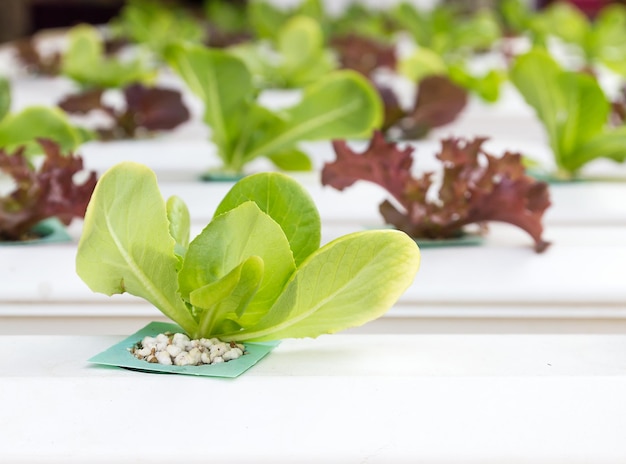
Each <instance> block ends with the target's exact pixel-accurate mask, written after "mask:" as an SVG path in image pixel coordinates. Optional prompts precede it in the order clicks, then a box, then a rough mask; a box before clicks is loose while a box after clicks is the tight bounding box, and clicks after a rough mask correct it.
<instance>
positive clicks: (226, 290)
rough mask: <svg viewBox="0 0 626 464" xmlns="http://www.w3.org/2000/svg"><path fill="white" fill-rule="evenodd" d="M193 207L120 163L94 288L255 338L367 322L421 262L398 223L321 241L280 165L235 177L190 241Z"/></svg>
mask: <svg viewBox="0 0 626 464" xmlns="http://www.w3.org/2000/svg"><path fill="white" fill-rule="evenodd" d="M300 205H302V206H304V208H303V209H298V206H300ZM175 210H178V213H176V212H175ZM185 212H186V208H184V207H183V205H182V204H181V201H180V200H179V199H176V200H173V201H171V202H170V201H168V206H167V207H166V204H165V202H164V200H163V198H162V197H161V194H160V192H159V188H158V186H157V184H156V178H155V176H154V173H152V172H151V171H150V170H149V169H148V168H146V167H144V166H141V165H137V164H134V163H128V162H127V163H121V164H119V165H116V166H114V167H113V168H111V169H110V170H109V171H107V172H106V173H105V174H104V175H103V176H102V178H101V180H100V181H99V183H98V186H97V188H96V191H95V192H94V195H93V197H92V200H91V202H90V205H89V207H88V209H87V214H86V216H85V228H84V232H83V235H82V237H81V240H80V243H79V245H78V253H77V256H76V271H77V273H78V275H79V276H80V277H81V278H82V279H83V280H84V281H85V283H86V284H87V285H88V286H89V287H90V288H91V289H92V290H94V291H97V292H101V293H105V294H108V295H111V294H114V293H123V292H128V293H131V294H133V295H137V296H139V297H142V298H144V299H146V300H148V301H150V302H151V303H152V304H153V305H154V306H156V307H157V308H159V309H160V310H161V311H162V312H163V313H164V314H165V315H166V316H168V317H170V318H171V319H173V320H174V321H175V322H177V323H178V324H179V325H180V326H181V327H182V328H183V329H184V330H185V331H186V332H187V333H188V334H189V335H190V336H192V337H206V338H208V337H213V336H219V337H220V338H221V339H223V340H239V341H246V340H250V341H252V340H276V339H281V338H289V337H316V336H318V335H321V334H324V333H333V332H336V331H338V330H343V329H346V328H348V327H354V326H357V325H361V324H363V323H365V322H367V321H368V320H371V319H373V318H375V317H378V316H380V315H381V314H382V313H383V312H385V311H386V310H387V309H388V308H389V307H390V306H391V305H393V304H394V302H395V301H396V300H397V299H398V298H399V296H400V295H401V294H402V292H403V291H404V290H405V289H406V288H407V287H408V286H409V285H410V284H411V282H412V281H413V279H414V277H415V274H416V272H417V269H418V266H419V250H418V248H417V245H415V242H414V241H413V240H411V239H410V238H409V237H407V236H406V234H404V233H402V232H398V231H389V230H385V231H368V232H360V233H355V234H349V235H346V236H344V237H341V238H339V239H337V240H335V241H334V242H331V243H329V244H327V245H325V246H324V247H322V248H318V247H319V236H320V231H319V225H320V224H319V214H318V213H317V210H316V209H315V208H314V207H313V206H312V202H311V199H310V197H309V195H308V194H307V193H306V191H305V190H304V188H302V187H301V186H300V185H299V184H297V183H296V182H295V181H294V180H292V179H290V178H288V177H287V176H284V175H282V174H279V173H261V174H255V175H253V176H250V177H248V178H245V179H244V180H242V181H240V183H238V184H236V185H235V187H234V188H233V190H232V191H231V193H229V194H228V195H227V197H226V198H225V199H224V201H223V202H222V203H221V204H220V207H219V208H218V211H216V214H215V217H214V218H213V220H212V221H211V222H210V223H209V224H208V225H207V227H206V228H205V229H204V230H203V231H202V233H201V234H200V235H198V237H196V238H194V240H192V241H191V243H189V246H188V247H186V246H185V243H186V237H185V235H186V233H187V232H188V227H187V225H186V224H187V218H186V213H185ZM173 223H175V225H173ZM307 237H309V239H310V241H309V243H307V242H306V238H307ZM313 245H315V246H313ZM177 250H178V251H177ZM179 252H182V253H183V254H184V256H182V266H181V257H180V256H179V255H178V254H177V253H179ZM294 256H297V257H298V259H297V260H295V259H294Z"/></svg>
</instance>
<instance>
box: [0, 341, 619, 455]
mask: <svg viewBox="0 0 626 464" xmlns="http://www.w3.org/2000/svg"><path fill="white" fill-rule="evenodd" d="M117 340H119V337H43V338H39V339H34V338H32V337H6V338H3V339H2V340H0V347H1V348H2V349H3V350H5V352H6V350H9V349H10V350H12V351H13V348H14V347H15V346H19V347H21V349H20V350H17V351H13V352H14V353H15V354H14V355H12V356H4V357H1V358H0V388H1V390H2V395H0V409H1V410H2V416H3V421H2V423H3V426H2V433H1V434H0V461H1V462H11V463H22V462H29V463H31V462H48V463H55V462H58V463H61V462H63V463H73V462H80V463H82V462H96V463H97V462H116V463H125V462H143V461H145V462H151V463H161V462H188V463H194V462H207V460H210V461H211V462H220V463H228V462H259V463H263V462H272V463H283V462H284V463H292V462H345V463H352V462H354V463H363V462H367V463H377V462H380V463H388V462H399V463H401V462H429V463H430V462H437V463H463V464H466V463H481V464H482V463H504V462H507V463H509V462H510V463H513V462H515V463H531V462H532V463H537V462H541V463H565V462H566V463H587V462H593V463H594V464H595V463H598V464H601V463H621V462H624V461H626V441H624V439H623V437H624V436H625V434H626V402H624V401H622V398H623V392H624V389H625V388H626V337H625V336H582V335H578V336H432V335H431V336H424V335H422V336H402V335H393V336H356V335H351V336H342V335H334V336H332V337H321V338H319V339H318V340H296V341H285V342H283V344H281V345H280V346H279V347H278V348H277V349H276V350H275V351H274V352H273V353H272V354H270V355H269V356H268V357H267V358H266V359H264V360H262V361H261V362H260V363H259V364H258V365H257V366H255V367H253V368H252V369H251V370H250V371H249V372H248V373H246V374H244V375H243V376H242V377H240V378H238V379H235V380H231V381H226V380H219V379H207V378H193V377H186V376H178V375H155V374H143V373H137V372H131V371H126V370H122V369H115V368H111V369H110V368H100V367H94V366H89V365H88V364H87V363H86V362H85V359H86V358H87V357H89V356H91V355H93V354H95V353H97V352H99V351H101V350H102V349H104V348H106V347H108V346H109V345H111V344H113V343H114V342H116V341H117ZM42 353H45V356H42ZM172 399H174V401H175V404H174V405H172V404H171V403H170V401H171V400H172ZM161 427H163V428H164V429H165V431H164V432H159V430H161ZM215 427H220V429H222V430H225V431H227V433H222V434H220V435H219V436H218V435H217V434H216V432H215V431H214V430H215Z"/></svg>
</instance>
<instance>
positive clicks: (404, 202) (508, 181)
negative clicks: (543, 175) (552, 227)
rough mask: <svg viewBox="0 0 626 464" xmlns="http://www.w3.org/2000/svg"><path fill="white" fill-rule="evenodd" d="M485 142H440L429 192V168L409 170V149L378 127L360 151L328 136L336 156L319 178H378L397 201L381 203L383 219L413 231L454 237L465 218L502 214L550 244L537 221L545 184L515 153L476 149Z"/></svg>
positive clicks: (340, 183)
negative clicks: (437, 176) (437, 179)
mask: <svg viewBox="0 0 626 464" xmlns="http://www.w3.org/2000/svg"><path fill="white" fill-rule="evenodd" d="M484 142H485V139H481V138H477V139H474V140H472V141H464V140H460V139H446V140H444V141H443V142H442V150H441V152H440V153H439V154H438V156H437V157H438V159H439V160H440V161H441V162H442V165H443V169H442V171H443V172H442V181H441V186H440V188H439V191H438V195H437V198H435V199H432V198H431V197H430V196H429V190H430V189H431V188H432V186H433V176H434V174H433V173H426V174H424V175H423V176H421V177H420V178H415V177H413V175H412V174H411V172H410V169H411V166H412V162H413V158H412V153H413V149H412V148H411V147H406V148H404V149H403V150H400V149H399V148H398V147H397V145H396V144H394V143H387V142H386V141H385V140H384V139H383V137H382V135H381V134H380V133H376V134H375V135H374V137H373V138H372V141H371V143H370V145H369V147H368V148H367V149H366V150H365V151H364V152H363V153H361V154H358V153H355V152H354V151H352V150H351V149H350V148H349V147H348V146H347V145H346V144H345V142H341V141H336V142H334V143H333V147H334V148H335V152H336V153H337V160H336V161H335V162H333V163H328V164H326V165H325V166H324V169H323V170H322V183H323V184H324V185H331V186H333V187H335V188H338V189H339V190H343V189H344V188H346V187H348V186H350V185H352V184H353V183H354V182H356V181H357V180H367V181H370V182H374V183H376V184H378V185H380V186H381V187H383V188H385V189H386V190H387V191H389V193H390V194H391V195H392V196H393V197H394V200H395V201H394V202H393V203H392V202H391V201H387V200H386V201H384V202H383V203H382V204H381V205H380V211H381V214H382V215H383V218H384V219H385V221H386V222H387V223H389V224H392V225H394V226H395V227H396V228H398V229H400V230H403V231H404V232H406V233H407V234H409V235H411V236H412V237H415V238H431V239H435V238H453V237H458V236H460V235H462V234H463V228H464V227H465V226H467V225H469V224H478V225H479V226H480V227H481V229H483V230H484V227H485V224H486V223H487V222H490V221H500V222H506V223H509V224H513V225H515V226H517V227H520V228H521V229H523V230H525V231H526V232H527V233H528V234H529V235H530V236H531V237H532V238H533V240H534V241H535V250H536V251H537V252H541V251H543V250H545V249H546V248H547V246H548V245H549V243H548V242H546V241H544V240H543V239H542V237H541V236H542V234H543V225H542V223H541V220H542V217H543V214H544V212H545V210H546V209H547V208H548V207H549V206H550V199H549V193H548V187H547V184H545V183H543V182H538V181H536V180H535V179H533V178H531V177H529V176H527V175H526V174H525V171H524V167H523V165H522V162H521V156H520V155H519V154H514V153H510V152H506V153H505V154H504V155H503V156H502V157H500V158H497V157H494V156H492V155H490V154H488V153H487V152H485V151H484V150H483V149H482V144H483V143H484Z"/></svg>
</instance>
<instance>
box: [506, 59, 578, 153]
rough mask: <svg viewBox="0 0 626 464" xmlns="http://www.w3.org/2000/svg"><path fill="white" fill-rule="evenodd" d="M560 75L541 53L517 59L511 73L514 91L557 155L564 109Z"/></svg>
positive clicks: (553, 63)
mask: <svg viewBox="0 0 626 464" xmlns="http://www.w3.org/2000/svg"><path fill="white" fill-rule="evenodd" d="M561 73H562V71H561V68H560V67H559V65H558V64H557V63H556V62H555V61H554V59H553V58H552V57H551V56H550V55H549V54H548V52H546V51H545V50H540V49H534V50H531V51H530V52H528V53H526V54H525V55H522V56H519V57H518V58H517V60H516V61H515V63H514V65H513V67H512V69H511V73H510V78H511V81H512V82H513V84H514V85H515V87H517V90H518V91H519V92H520V93H521V94H522V96H523V97H524V100H526V102H527V103H528V104H529V105H530V106H531V107H533V108H534V110H535V111H536V113H537V117H538V118H539V119H540V120H541V121H542V122H543V124H544V126H545V128H546V132H547V133H548V138H549V140H550V146H551V147H552V150H553V151H554V153H555V154H556V153H558V151H559V145H558V125H559V121H558V120H557V116H558V115H560V114H564V112H565V105H566V104H565V101H564V99H563V95H562V92H561V89H560V88H559V86H558V79H559V76H560V75H561Z"/></svg>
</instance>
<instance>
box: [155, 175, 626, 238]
mask: <svg viewBox="0 0 626 464" xmlns="http://www.w3.org/2000/svg"><path fill="white" fill-rule="evenodd" d="M294 177H295V178H296V179H297V180H299V181H300V182H301V183H302V184H303V185H304V186H305V187H306V188H307V189H308V191H309V193H310V194H311V196H312V197H313V199H314V201H315V204H316V205H317V208H318V209H319V211H320V215H321V217H322V220H323V221H324V223H328V224H332V223H335V224H336V223H342V224H346V223H347V224H354V225H362V226H364V225H368V226H369V225H375V224H381V223H382V217H381V215H380V212H379V211H378V206H379V205H380V203H382V202H383V200H385V199H390V198H391V197H390V195H389V194H388V193H387V192H386V191H384V190H383V189H382V188H380V187H378V186H376V185H373V184H369V183H365V182H358V183H356V184H355V185H353V186H351V187H349V188H347V189H345V190H344V191H342V192H340V191H338V190H335V189H333V188H331V187H323V186H321V185H320V181H319V177H318V175H315V174H304V175H295V176H294ZM231 186H232V184H231V183H208V182H204V183H203V182H184V183H183V182H164V183H161V185H160V187H161V192H162V194H163V196H164V197H165V198H167V197H169V196H171V195H178V196H179V197H181V198H182V199H183V200H184V201H185V202H186V203H187V205H188V207H189V210H190V213H191V217H192V220H193V221H194V222H200V223H204V224H206V223H207V222H208V221H209V219H210V218H211V217H212V216H213V213H214V211H215V209H216V207H217V205H218V204H219V202H220V201H221V200H222V198H223V196H224V195H225V194H226V192H228V190H229V189H230V187H231ZM550 197H551V200H552V206H550V208H548V209H547V210H546V213H545V218H544V222H545V224H547V225H573V226H576V225H578V226H580V225H590V226H591V225H626V201H624V198H626V182H621V183H619V182H604V183H602V182H580V183H573V184H556V185H552V186H550Z"/></svg>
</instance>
